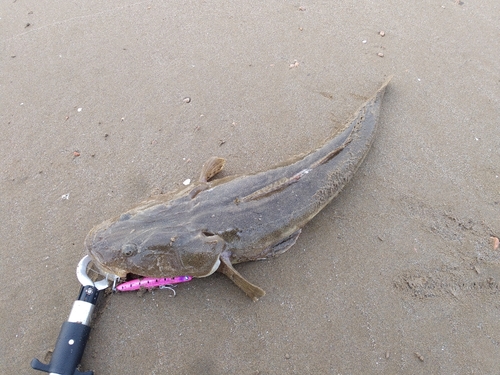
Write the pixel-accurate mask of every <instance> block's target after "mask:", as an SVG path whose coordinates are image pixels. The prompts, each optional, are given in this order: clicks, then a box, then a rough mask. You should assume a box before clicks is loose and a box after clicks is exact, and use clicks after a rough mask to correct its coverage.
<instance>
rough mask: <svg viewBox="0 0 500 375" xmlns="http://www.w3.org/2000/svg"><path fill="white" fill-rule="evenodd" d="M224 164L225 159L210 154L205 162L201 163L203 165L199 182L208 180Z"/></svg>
mask: <svg viewBox="0 0 500 375" xmlns="http://www.w3.org/2000/svg"><path fill="white" fill-rule="evenodd" d="M224 164H226V159H223V158H218V157H216V156H212V157H211V158H210V159H208V160H207V161H206V162H205V164H203V167H202V168H201V173H200V182H207V181H209V180H210V179H211V178H212V177H214V176H215V175H216V174H217V173H219V172H220V171H221V170H222V168H224Z"/></svg>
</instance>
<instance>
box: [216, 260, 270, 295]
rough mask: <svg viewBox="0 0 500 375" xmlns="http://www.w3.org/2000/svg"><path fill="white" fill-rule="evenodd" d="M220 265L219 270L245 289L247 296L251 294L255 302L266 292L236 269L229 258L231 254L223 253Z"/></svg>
mask: <svg viewBox="0 0 500 375" xmlns="http://www.w3.org/2000/svg"><path fill="white" fill-rule="evenodd" d="M220 260H221V263H220V266H219V269H218V271H219V272H221V273H223V274H224V275H226V276H227V277H229V278H230V279H231V280H232V282H233V283H235V284H236V285H237V286H238V287H239V288H240V289H241V290H243V291H244V292H245V293H246V295H247V296H249V297H250V298H251V299H252V300H253V301H254V302H256V301H257V300H258V299H259V298H260V297H263V296H264V295H265V294H266V292H264V291H263V290H262V289H261V288H259V287H258V286H256V285H254V284H252V283H251V282H249V281H248V280H247V279H245V278H244V277H243V276H241V274H240V273H239V272H238V271H236V270H235V269H234V267H233V265H232V264H231V261H230V259H229V254H227V253H222V254H221V256H220Z"/></svg>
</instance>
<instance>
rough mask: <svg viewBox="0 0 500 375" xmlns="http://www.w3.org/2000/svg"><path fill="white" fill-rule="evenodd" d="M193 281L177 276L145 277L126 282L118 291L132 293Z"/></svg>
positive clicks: (120, 285)
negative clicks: (142, 289)
mask: <svg viewBox="0 0 500 375" xmlns="http://www.w3.org/2000/svg"><path fill="white" fill-rule="evenodd" d="M191 279H192V277H191V276H177V277H144V278H142V279H135V280H130V281H126V282H124V283H121V284H119V285H117V286H116V290H118V291H120V292H131V291H133V290H139V289H141V288H145V289H153V288H158V287H162V286H165V285H173V284H179V283H185V282H187V281H190V280H191Z"/></svg>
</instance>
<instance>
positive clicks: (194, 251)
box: [85, 210, 226, 278]
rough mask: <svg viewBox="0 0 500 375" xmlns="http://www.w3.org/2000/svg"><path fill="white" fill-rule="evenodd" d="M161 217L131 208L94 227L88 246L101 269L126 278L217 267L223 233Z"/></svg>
mask: <svg viewBox="0 0 500 375" xmlns="http://www.w3.org/2000/svg"><path fill="white" fill-rule="evenodd" d="M156 216H157V215H155V212H154V210H153V211H151V210H146V212H142V211H140V210H139V211H137V210H136V211H130V212H128V213H125V214H123V215H121V216H120V217H119V218H117V219H112V220H107V221H105V222H103V223H101V224H99V225H97V226H96V227H94V228H93V229H92V230H91V231H90V233H89V234H88V235H87V238H86V239H85V247H86V249H87V252H88V253H89V255H90V257H91V258H92V260H93V263H94V264H95V265H96V267H97V268H98V269H99V270H100V271H101V272H102V273H110V274H114V275H116V276H118V277H120V278H126V277H127V275H128V274H133V275H136V276H143V277H176V276H193V277H204V276H208V275H210V274H212V273H213V272H215V271H216V270H217V268H218V266H219V264H220V260H219V255H220V254H221V253H222V252H223V251H224V249H225V246H226V243H225V241H224V240H223V239H222V238H221V237H219V236H218V235H216V234H213V233H209V232H207V231H206V230H203V229H195V228H192V226H190V225H188V224H185V223H184V224H182V225H180V224H179V223H177V224H175V225H174V224H172V223H171V224H169V223H168V220H166V219H165V217H162V218H161V220H160V219H156ZM160 216H161V215H160ZM172 222H174V220H172Z"/></svg>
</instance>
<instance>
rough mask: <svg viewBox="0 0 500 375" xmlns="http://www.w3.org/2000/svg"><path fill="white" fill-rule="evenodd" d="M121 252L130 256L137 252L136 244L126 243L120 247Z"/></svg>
mask: <svg viewBox="0 0 500 375" xmlns="http://www.w3.org/2000/svg"><path fill="white" fill-rule="evenodd" d="M121 251H122V254H123V255H125V256H126V257H130V256H132V255H134V254H135V253H137V245H136V244H134V243H126V244H124V245H123V246H122V248H121Z"/></svg>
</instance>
